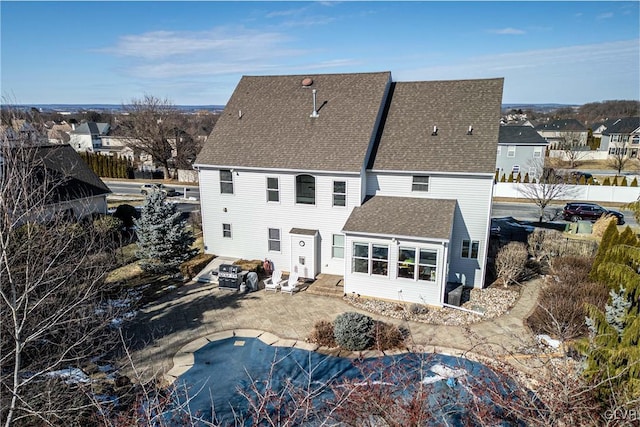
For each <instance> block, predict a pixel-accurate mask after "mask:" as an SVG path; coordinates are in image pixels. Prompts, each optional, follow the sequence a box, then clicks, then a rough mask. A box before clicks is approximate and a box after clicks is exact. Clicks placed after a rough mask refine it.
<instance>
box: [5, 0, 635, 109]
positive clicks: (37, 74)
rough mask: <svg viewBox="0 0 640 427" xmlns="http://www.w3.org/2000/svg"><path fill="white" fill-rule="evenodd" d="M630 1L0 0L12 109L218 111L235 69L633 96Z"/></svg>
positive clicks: (548, 97)
mask: <svg viewBox="0 0 640 427" xmlns="http://www.w3.org/2000/svg"><path fill="white" fill-rule="evenodd" d="M639 5H640V3H639V2H637V1H633V2H618V1H604V2H596V1H591V2H555V1H553V2H551V1H548V2H527V1H525V2H516V1H504V2H481V1H472V2H457V1H449V2H419V1H411V2H385V1H377V2H364V1H363V2H360V1H344V2H283V1H281V2H270V1H260V2H245V1H236V2H222V1H220V2H217V1H199V2H170V1H161V2H157V1H141V2H128V1H121V2H101V1H96V2H53V1H51V2H28V1H6V0H3V1H1V2H0V14H1V34H0V35H1V46H0V48H1V63H0V72H1V80H0V82H1V93H2V97H3V102H9V103H12V104H47V103H58V104H64V103H109V104H122V103H126V102H128V101H130V100H131V99H133V98H140V97H142V96H143V95H145V94H149V95H154V96H157V97H161V98H165V97H166V98H168V99H170V100H171V101H172V102H173V103H174V104H178V105H189V104H190V105H205V104H213V105H216V104H225V103H226V102H227V100H228V99H229V97H230V95H231V93H232V91H233V89H234V87H235V85H236V84H237V82H238V80H239V79H240V77H241V76H242V75H272V74H277V75H280V74H305V75H307V74H308V75H313V74H316V73H345V72H370V71H391V73H392V76H393V79H394V80H396V81H415V80H449V79H469V78H487V77H504V78H505V86H504V96H503V102H504V103H563V104H583V103H587V102H597V101H604V100H611V99H640V12H639Z"/></svg>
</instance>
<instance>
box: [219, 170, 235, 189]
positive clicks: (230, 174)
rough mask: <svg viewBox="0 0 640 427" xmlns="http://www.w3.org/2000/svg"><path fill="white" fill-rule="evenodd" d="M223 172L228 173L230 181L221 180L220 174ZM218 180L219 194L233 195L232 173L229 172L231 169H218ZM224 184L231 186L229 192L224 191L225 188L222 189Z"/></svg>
mask: <svg viewBox="0 0 640 427" xmlns="http://www.w3.org/2000/svg"><path fill="white" fill-rule="evenodd" d="M223 172H228V173H229V176H230V177H231V179H230V180H227V179H223V178H222V173H223ZM219 178H220V194H233V192H234V184H233V172H232V171H231V169H220V173H219ZM225 184H227V185H230V186H231V191H226V190H225V188H224V187H225Z"/></svg>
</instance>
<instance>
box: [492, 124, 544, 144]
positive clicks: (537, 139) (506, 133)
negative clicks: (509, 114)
mask: <svg viewBox="0 0 640 427" xmlns="http://www.w3.org/2000/svg"><path fill="white" fill-rule="evenodd" d="M498 143H499V144H514V145H546V144H548V142H547V140H546V139H544V138H543V137H542V136H540V134H539V133H538V132H536V130H535V129H534V128H532V127H531V126H500V137H499V139H498Z"/></svg>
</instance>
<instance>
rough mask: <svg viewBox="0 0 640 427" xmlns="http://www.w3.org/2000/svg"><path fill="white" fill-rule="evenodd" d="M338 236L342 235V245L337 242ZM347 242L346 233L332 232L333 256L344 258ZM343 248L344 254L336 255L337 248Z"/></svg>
mask: <svg viewBox="0 0 640 427" xmlns="http://www.w3.org/2000/svg"><path fill="white" fill-rule="evenodd" d="M336 237H342V246H339V245H337V244H336ZM345 243H346V236H345V235H344V234H332V235H331V258H334V259H344V248H345ZM336 249H342V256H336V254H335V250H336Z"/></svg>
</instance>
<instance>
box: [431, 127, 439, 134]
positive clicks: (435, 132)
mask: <svg viewBox="0 0 640 427" xmlns="http://www.w3.org/2000/svg"><path fill="white" fill-rule="evenodd" d="M437 134H438V126H435V125H434V126H433V132H431V136H436V135H437Z"/></svg>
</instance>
